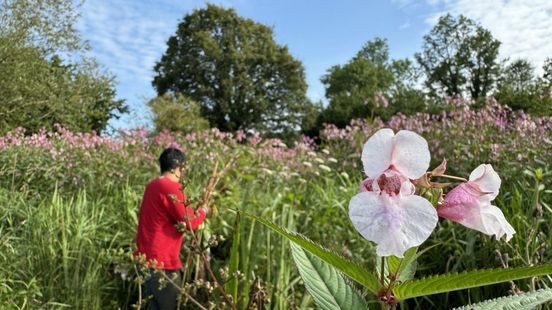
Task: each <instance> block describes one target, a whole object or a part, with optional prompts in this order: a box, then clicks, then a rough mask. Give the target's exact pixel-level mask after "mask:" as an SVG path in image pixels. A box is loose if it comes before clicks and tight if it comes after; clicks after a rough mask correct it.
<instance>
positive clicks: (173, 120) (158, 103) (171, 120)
mask: <svg viewBox="0 0 552 310" xmlns="http://www.w3.org/2000/svg"><path fill="white" fill-rule="evenodd" d="M148 106H149V107H150V108H151V110H152V112H153V123H154V124H155V131H156V132H161V131H163V130H168V131H171V132H182V133H190V132H194V131H198V130H203V129H207V128H209V122H208V121H207V120H206V119H204V118H202V117H201V115H200V114H201V111H200V109H201V107H200V106H199V104H198V103H197V102H195V101H193V100H191V99H190V98H188V97H186V96H184V95H173V94H165V95H162V96H159V97H155V98H154V99H152V100H150V101H149V102H148Z"/></svg>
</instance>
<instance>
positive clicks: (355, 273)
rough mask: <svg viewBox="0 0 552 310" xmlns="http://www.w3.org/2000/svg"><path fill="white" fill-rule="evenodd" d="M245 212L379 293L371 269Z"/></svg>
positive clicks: (375, 292)
mask: <svg viewBox="0 0 552 310" xmlns="http://www.w3.org/2000/svg"><path fill="white" fill-rule="evenodd" d="M243 214H244V215H246V216H248V217H250V218H252V219H254V220H256V221H258V222H259V223H261V224H263V225H264V226H266V227H268V228H270V229H272V230H273V231H275V232H277V233H279V234H281V235H282V236H284V237H285V238H287V239H288V240H290V241H292V242H294V243H295V244H297V245H298V246H300V247H301V248H303V249H304V250H306V251H308V252H310V253H312V254H313V255H315V256H316V257H318V258H320V259H321V260H323V261H324V262H326V263H328V264H330V265H331V266H333V267H334V268H336V269H337V270H339V271H341V272H342V273H343V274H345V275H347V276H348V277H350V278H351V279H353V280H354V281H356V282H358V283H359V284H361V285H363V286H364V287H366V289H367V290H369V291H370V292H372V293H374V294H377V292H378V291H379V289H380V283H379V281H378V278H377V277H376V276H375V275H374V274H373V273H371V272H370V271H368V270H366V269H364V268H363V267H361V266H360V265H359V264H358V263H355V262H353V261H351V260H348V259H346V258H345V257H343V256H341V255H339V254H337V253H335V252H332V251H330V250H328V249H326V248H324V247H322V246H320V245H318V244H316V243H314V242H313V241H311V240H309V239H308V238H307V237H305V236H303V235H300V234H298V233H293V232H289V231H288V230H287V229H285V228H283V227H280V226H278V225H276V224H274V223H272V222H270V221H267V220H265V219H263V218H260V217H258V216H255V215H253V214H249V213H246V212H244V213H243Z"/></svg>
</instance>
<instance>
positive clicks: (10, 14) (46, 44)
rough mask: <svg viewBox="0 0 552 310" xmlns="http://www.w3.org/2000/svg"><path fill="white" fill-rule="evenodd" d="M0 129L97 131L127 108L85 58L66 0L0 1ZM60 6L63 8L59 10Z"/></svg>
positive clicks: (110, 79)
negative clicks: (69, 60) (73, 58)
mask: <svg viewBox="0 0 552 310" xmlns="http://www.w3.org/2000/svg"><path fill="white" fill-rule="evenodd" d="M0 1H1V2H0V21H1V22H2V25H3V26H4V25H5V27H1V28H0V72H1V73H2V74H0V94H2V96H1V97H0V134H3V133H5V132H7V131H9V130H12V129H13V128H15V127H20V126H21V127H25V128H26V129H27V132H28V133H33V132H36V131H38V130H39V129H40V128H42V127H44V128H46V129H53V128H54V124H56V123H58V124H61V125H63V126H65V127H67V128H69V129H71V130H74V131H96V132H100V131H102V130H104V129H105V128H106V126H107V123H108V121H109V119H111V118H112V117H118V115H119V113H124V112H126V111H127V107H126V105H125V104H124V101H122V100H118V99H116V98H115V97H116V93H115V87H114V80H113V77H111V76H110V75H108V74H105V73H103V72H102V69H101V67H100V66H99V65H98V64H97V63H96V62H95V61H94V60H93V59H90V58H87V57H80V60H79V61H77V62H68V61H63V60H62V57H61V56H60V55H59V54H63V53H70V54H67V56H68V57H66V58H70V57H71V56H73V57H75V58H77V57H78V56H81V55H79V53H81V52H84V51H85V46H84V44H83V43H81V42H80V38H79V36H78V33H76V32H75V31H74V29H73V23H74V22H75V18H76V16H78V14H77V13H76V12H75V10H74V9H73V2H72V1H70V0H0ZM59 10H63V11H59Z"/></svg>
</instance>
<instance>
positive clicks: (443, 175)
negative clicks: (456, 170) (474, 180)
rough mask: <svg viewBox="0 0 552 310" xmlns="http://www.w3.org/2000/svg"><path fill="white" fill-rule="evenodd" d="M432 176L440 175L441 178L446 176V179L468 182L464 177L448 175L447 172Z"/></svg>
mask: <svg viewBox="0 0 552 310" xmlns="http://www.w3.org/2000/svg"><path fill="white" fill-rule="evenodd" d="M432 176H434V177H442V178H447V179H453V180H458V181H462V182H468V180H466V179H465V178H461V177H456V176H453V175H448V174H440V175H432Z"/></svg>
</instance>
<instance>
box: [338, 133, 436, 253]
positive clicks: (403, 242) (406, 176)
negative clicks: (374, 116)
mask: <svg viewBox="0 0 552 310" xmlns="http://www.w3.org/2000/svg"><path fill="white" fill-rule="evenodd" d="M429 159H430V157H429V149H428V146H427V142H426V141H425V139H424V138H422V137H421V136H419V135H418V134H416V133H413V132H411V131H407V130H402V131H399V132H398V133H397V134H396V135H395V134H394V133H393V131H392V130H391V129H381V130H379V131H378V132H376V133H375V134H374V135H373V136H372V137H370V139H368V141H367V142H366V143H365V144H364V149H363V151H362V163H363V165H364V171H365V173H366V175H367V176H368V178H367V179H365V180H364V181H363V182H362V184H361V186H360V191H361V192H360V193H359V194H357V195H355V196H354V197H353V198H352V199H351V201H350V202H349V217H350V218H351V221H352V223H353V225H354V227H355V228H356V229H357V230H358V231H359V232H360V234H361V235H362V236H363V237H364V238H366V239H368V240H371V241H373V242H375V243H376V244H377V247H376V253H377V254H378V255H379V256H389V255H395V256H399V257H402V256H403V255H404V252H405V251H406V250H408V249H409V248H411V247H415V246H417V245H420V244H421V243H422V242H424V241H425V240H426V239H427V238H428V237H429V235H430V234H431V232H432V231H433V229H434V228H435V225H437V220H438V217H437V212H436V210H435V208H434V207H433V205H432V204H431V203H430V202H429V201H428V200H426V199H425V198H422V197H420V196H416V195H413V193H414V185H413V184H412V183H411V182H410V179H417V178H419V177H421V176H422V175H423V174H424V173H425V172H426V170H427V168H428V167H429Z"/></svg>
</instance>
